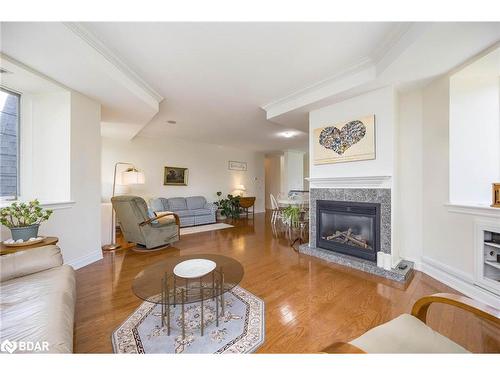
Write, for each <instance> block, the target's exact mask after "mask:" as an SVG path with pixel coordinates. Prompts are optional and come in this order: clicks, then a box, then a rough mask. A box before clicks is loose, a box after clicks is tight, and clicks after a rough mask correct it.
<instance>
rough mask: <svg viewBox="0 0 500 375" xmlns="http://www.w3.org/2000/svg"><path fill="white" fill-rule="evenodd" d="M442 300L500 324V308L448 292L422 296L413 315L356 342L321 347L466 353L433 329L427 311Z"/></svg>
mask: <svg viewBox="0 0 500 375" xmlns="http://www.w3.org/2000/svg"><path fill="white" fill-rule="evenodd" d="M434 303H441V304H445V305H451V306H454V307H456V308H459V309H462V310H465V311H468V312H470V313H472V314H474V315H476V316H477V317H479V318H481V319H483V320H485V321H488V322H490V323H495V324H497V325H498V324H500V310H498V309H496V308H494V307H492V306H489V305H485V304H483V303H480V302H478V301H475V300H473V299H470V298H468V297H464V296H459V295H455V294H449V293H437V294H433V295H430V296H426V297H422V298H420V299H419V300H417V302H415V304H414V305H413V308H412V311H411V315H410V314H402V315H400V316H398V317H397V318H395V319H393V320H391V321H389V322H387V323H385V324H382V325H380V326H378V327H375V328H372V329H370V330H369V331H368V332H366V333H364V334H363V335H361V336H360V337H358V338H356V339H354V340H353V341H351V342H349V343H346V342H337V343H334V344H333V345H330V346H329V347H327V348H325V349H323V350H322V352H323V353H344V354H355V353H467V350H466V349H465V348H463V347H461V346H460V345H458V344H457V343H455V342H453V341H451V340H450V339H449V338H447V337H445V336H443V335H441V334H439V333H438V332H436V331H434V330H433V329H432V328H430V327H429V326H428V325H427V324H426V322H427V312H428V310H429V307H430V306H431V304H434Z"/></svg>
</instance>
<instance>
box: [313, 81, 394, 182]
mask: <svg viewBox="0 0 500 375" xmlns="http://www.w3.org/2000/svg"><path fill="white" fill-rule="evenodd" d="M395 104H396V103H395V93H394V89H393V88H392V87H386V88H382V89H379V90H375V91H372V92H369V93H366V94H364V95H360V96H356V97H354V98H351V99H348V100H345V101H342V102H340V103H336V104H333V105H330V106H328V107H324V108H320V109H317V110H314V111H312V112H311V113H310V114H309V124H310V125H309V134H310V135H311V134H314V129H317V128H321V127H324V126H328V125H335V124H337V123H341V122H345V121H349V120H353V119H356V118H359V117H363V116H367V115H372V114H375V147H376V151H375V154H376V158H375V159H374V160H363V161H356V162H349V163H336V164H323V165H314V152H313V150H314V147H313V146H314V145H313V142H314V137H312V136H310V137H309V150H311V152H310V155H309V157H310V159H311V160H310V172H309V173H310V176H311V177H354V176H374V175H379V176H392V175H393V173H394V152H395V150H394V143H395V137H394V133H395V128H394V127H395V121H396V114H397V113H396V112H397V108H396V105H395Z"/></svg>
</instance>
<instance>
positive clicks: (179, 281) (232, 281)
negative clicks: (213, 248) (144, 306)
mask: <svg viewBox="0 0 500 375" xmlns="http://www.w3.org/2000/svg"><path fill="white" fill-rule="evenodd" d="M193 260H197V261H196V262H193ZM199 260H209V261H212V262H214V263H215V269H214V270H213V271H212V272H210V271H209V272H208V273H207V274H204V275H203V276H201V277H196V278H184V277H180V276H176V274H175V273H174V268H176V266H178V265H180V266H181V270H184V271H185V272H186V273H184V275H185V276H188V275H189V272H190V269H191V267H185V266H186V264H187V265H188V266H189V264H190V263H191V265H193V263H194V264H195V265H198V266H199V265H200V263H204V262H200V261H199ZM186 261H191V262H190V263H183V262H186ZM181 263H183V265H181ZM205 264H210V263H209V262H206V263H205ZM178 269H179V268H177V269H176V271H178ZM178 274H182V273H178ZM243 274H244V271H243V266H242V265H241V263H240V262H238V261H237V260H236V259H233V258H230V257H226V256H224V255H218V254H193V255H184V256H180V257H172V258H168V259H165V260H162V261H159V262H157V263H155V264H152V265H151V266H149V267H146V268H145V269H144V270H142V271H141V272H139V273H138V274H137V275H136V276H135V279H134V281H133V283H132V290H133V291H134V293H135V295H136V296H137V297H139V298H140V299H142V300H145V301H149V302H153V303H159V302H160V301H161V294H162V291H163V290H165V289H166V290H167V291H168V293H169V295H170V298H169V299H168V303H169V304H175V303H176V302H177V303H180V301H181V300H180V293H182V291H183V290H184V291H186V293H185V300H184V303H192V302H198V301H200V300H201V299H205V298H207V296H208V297H214V296H218V295H220V294H223V293H225V292H227V291H230V290H231V289H233V288H234V287H235V286H236V285H238V284H239V283H240V281H241V279H242V278H243ZM165 277H166V279H165ZM217 285H218V287H217ZM165 287H166V288H165ZM188 291H189V292H188ZM174 296H176V298H173V297H174Z"/></svg>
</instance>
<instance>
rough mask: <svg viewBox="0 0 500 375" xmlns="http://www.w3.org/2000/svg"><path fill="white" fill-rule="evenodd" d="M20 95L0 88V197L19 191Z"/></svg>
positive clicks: (4, 197) (16, 193)
mask: <svg viewBox="0 0 500 375" xmlns="http://www.w3.org/2000/svg"><path fill="white" fill-rule="evenodd" d="M20 99H21V97H20V95H19V94H16V93H14V92H11V91H8V90H5V89H3V88H0V199H16V198H17V196H18V193H19V109H20V108H19V107H20Z"/></svg>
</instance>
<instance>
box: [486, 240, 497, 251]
mask: <svg viewBox="0 0 500 375" xmlns="http://www.w3.org/2000/svg"><path fill="white" fill-rule="evenodd" d="M484 244H485V245H488V246H493V247H496V248H497V249H500V244H499V243H495V242H489V241H485V242H484Z"/></svg>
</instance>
